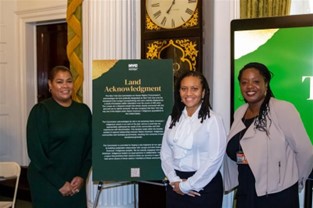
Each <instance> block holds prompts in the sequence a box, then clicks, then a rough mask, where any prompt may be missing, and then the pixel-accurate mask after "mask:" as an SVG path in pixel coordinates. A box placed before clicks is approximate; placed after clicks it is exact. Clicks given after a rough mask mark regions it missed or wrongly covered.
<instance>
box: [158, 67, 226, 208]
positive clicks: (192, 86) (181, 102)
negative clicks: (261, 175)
mask: <svg viewBox="0 0 313 208" xmlns="http://www.w3.org/2000/svg"><path fill="white" fill-rule="evenodd" d="M174 96H175V103H174V106H173V110H172V113H171V115H170V116H169V118H168V120H167V123H166V126H165V131H164V135H163V141H162V147H161V162H162V169H163V172H164V173H165V175H166V177H167V178H168V180H169V184H170V186H168V188H167V191H166V203H167V208H174V207H177V208H183V207H186V208H187V207H188V208H194V207H197V208H201V207H210V208H215V207H216V208H220V207H222V200H223V182H222V176H221V174H220V171H219V170H220V168H221V164H222V161H223V156H224V154H225V147H226V132H225V128H224V125H223V122H222V119H221V117H220V116H219V115H217V114H216V113H214V112H213V111H212V110H211V106H210V100H209V98H210V89H209V85H208V83H207V81H206V79H205V77H204V76H203V75H202V74H201V73H199V72H195V71H188V72H186V73H185V74H183V75H182V76H181V77H179V78H178V80H177V82H176V86H175V92H174Z"/></svg>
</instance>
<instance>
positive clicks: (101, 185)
mask: <svg viewBox="0 0 313 208" xmlns="http://www.w3.org/2000/svg"><path fill="white" fill-rule="evenodd" d="M138 182H141V183H147V184H151V185H156V186H164V187H166V182H165V181H163V182H162V183H157V182H151V181H126V182H119V183H118V184H114V185H109V186H106V187H103V182H102V181H99V183H98V188H97V189H98V190H97V194H96V198H95V200H94V203H93V208H97V206H98V202H99V197H100V194H101V191H102V190H103V189H109V188H115V187H119V186H126V185H130V184H134V208H137V190H136V185H138Z"/></svg>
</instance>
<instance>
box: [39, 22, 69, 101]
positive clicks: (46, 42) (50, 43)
mask: <svg viewBox="0 0 313 208" xmlns="http://www.w3.org/2000/svg"><path fill="white" fill-rule="evenodd" d="M66 45H67V23H56V24H49V25H39V26H37V89H38V91H37V98H38V102H40V101H42V100H44V99H46V98H49V97H51V94H50V93H49V88H48V73H49V71H50V70H51V69H52V68H53V67H54V66H57V65H64V66H67V67H69V61H68V58H67V55H66Z"/></svg>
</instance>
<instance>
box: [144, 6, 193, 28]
mask: <svg viewBox="0 0 313 208" xmlns="http://www.w3.org/2000/svg"><path fill="white" fill-rule="evenodd" d="M197 4H198V0H146V10H147V14H148V15H149V17H150V19H151V20H152V21H153V22H154V23H155V24H156V25H158V26H159V27H162V28H165V29H173V28H177V27H180V26H182V25H183V24H184V23H186V22H187V21H188V20H189V19H190V18H191V17H192V15H193V13H194V12H195V10H196V8H197Z"/></svg>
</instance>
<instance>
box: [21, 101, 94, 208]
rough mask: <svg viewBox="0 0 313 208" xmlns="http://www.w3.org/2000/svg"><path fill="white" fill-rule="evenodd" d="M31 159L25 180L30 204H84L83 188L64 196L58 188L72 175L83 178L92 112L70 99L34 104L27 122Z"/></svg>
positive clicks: (45, 207) (41, 207) (67, 207)
mask: <svg viewBox="0 0 313 208" xmlns="http://www.w3.org/2000/svg"><path fill="white" fill-rule="evenodd" d="M27 148H28V155H29V158H30V160H31V162H30V164H29V167H28V181H29V185H30V191H31V196H32V203H33V208H50V207H51V208H72V207H73V208H74V207H75V208H80V207H81V208H85V207H87V200H86V189H85V187H83V188H82V189H81V190H80V192H79V193H77V194H75V195H73V196H67V197H63V196H62V195H61V193H60V192H59V189H60V188H61V187H62V186H63V185H64V183H65V182H66V181H68V182H71V180H72V179H73V177H75V176H80V177H82V178H84V179H85V181H86V178H87V176H88V173H89V170H90V167H91V112H90V109H89V108H88V106H87V105H85V104H81V103H77V102H75V101H73V102H72V104H71V106H69V107H63V106H61V105H59V104H58V103H57V102H55V101H54V100H53V99H52V98H50V99H47V100H45V101H43V102H41V103H39V104H36V105H35V106H34V107H33V109H32V110H31V112H30V115H29V118H28V122H27Z"/></svg>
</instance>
